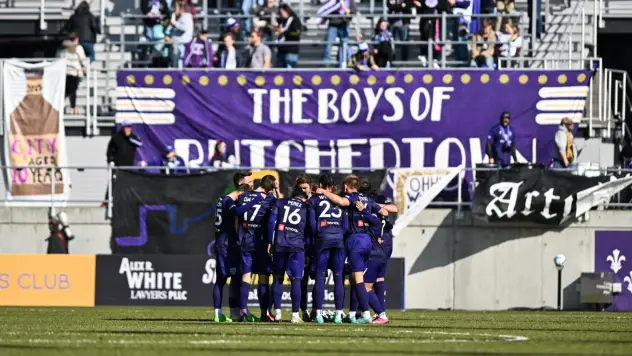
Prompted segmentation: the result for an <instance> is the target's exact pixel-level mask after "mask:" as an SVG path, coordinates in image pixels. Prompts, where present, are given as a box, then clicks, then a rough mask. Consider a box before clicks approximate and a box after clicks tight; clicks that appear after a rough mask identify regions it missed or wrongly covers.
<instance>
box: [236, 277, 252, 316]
mask: <svg viewBox="0 0 632 356" xmlns="http://www.w3.org/2000/svg"><path fill="white" fill-rule="evenodd" d="M239 292H240V294H241V295H240V297H241V298H240V300H241V303H240V308H241V311H242V312H246V311H247V310H248V294H250V283H246V282H244V281H242V282H241V288H240V291H239Z"/></svg>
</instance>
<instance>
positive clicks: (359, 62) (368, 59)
mask: <svg viewBox="0 0 632 356" xmlns="http://www.w3.org/2000/svg"><path fill="white" fill-rule="evenodd" d="M349 67H351V68H354V69H356V70H359V71H368V70H379V69H380V68H379V67H378V66H377V64H376V63H375V58H374V57H373V54H372V53H371V51H370V50H369V45H368V44H366V42H360V44H359V45H358V51H357V52H356V54H354V55H353V56H352V57H351V62H350V63H349Z"/></svg>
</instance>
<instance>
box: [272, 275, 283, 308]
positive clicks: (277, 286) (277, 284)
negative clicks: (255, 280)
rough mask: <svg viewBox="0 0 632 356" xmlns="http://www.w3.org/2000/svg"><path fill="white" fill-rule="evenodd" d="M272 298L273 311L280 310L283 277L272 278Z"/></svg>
mask: <svg viewBox="0 0 632 356" xmlns="http://www.w3.org/2000/svg"><path fill="white" fill-rule="evenodd" d="M272 296H273V299H274V309H281V298H283V277H281V278H274V280H273V281H272Z"/></svg>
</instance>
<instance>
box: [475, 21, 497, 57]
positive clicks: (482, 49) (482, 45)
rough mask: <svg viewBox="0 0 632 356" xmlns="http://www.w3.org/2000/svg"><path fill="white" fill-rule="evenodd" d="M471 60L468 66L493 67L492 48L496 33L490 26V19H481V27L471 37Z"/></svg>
mask: <svg viewBox="0 0 632 356" xmlns="http://www.w3.org/2000/svg"><path fill="white" fill-rule="evenodd" d="M472 40H473V41H474V42H478V43H473V44H472V52H471V53H472V60H471V63H470V66H472V67H479V68H483V67H486V68H494V48H495V42H496V41H497V39H496V33H495V32H494V30H493V28H492V20H490V19H484V20H483V29H482V30H481V32H480V33H478V34H476V35H474V37H473V38H472Z"/></svg>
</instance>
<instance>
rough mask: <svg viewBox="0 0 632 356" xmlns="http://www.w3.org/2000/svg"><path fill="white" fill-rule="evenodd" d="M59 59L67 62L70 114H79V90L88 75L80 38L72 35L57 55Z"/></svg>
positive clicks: (67, 92) (67, 90)
mask: <svg viewBox="0 0 632 356" xmlns="http://www.w3.org/2000/svg"><path fill="white" fill-rule="evenodd" d="M57 57H58V58H62V59H65V60H66V93H65V94H66V98H69V99H70V108H69V109H67V113H68V114H79V113H80V112H79V109H78V108H77V89H78V88H79V82H81V78H82V77H84V76H85V75H86V68H87V62H88V58H87V57H86V54H85V52H84V50H83V47H81V45H80V44H79V37H78V36H77V34H76V33H74V32H73V33H71V34H70V36H68V38H67V39H65V40H64V42H63V48H62V49H61V50H59V52H58V53H57Z"/></svg>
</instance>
